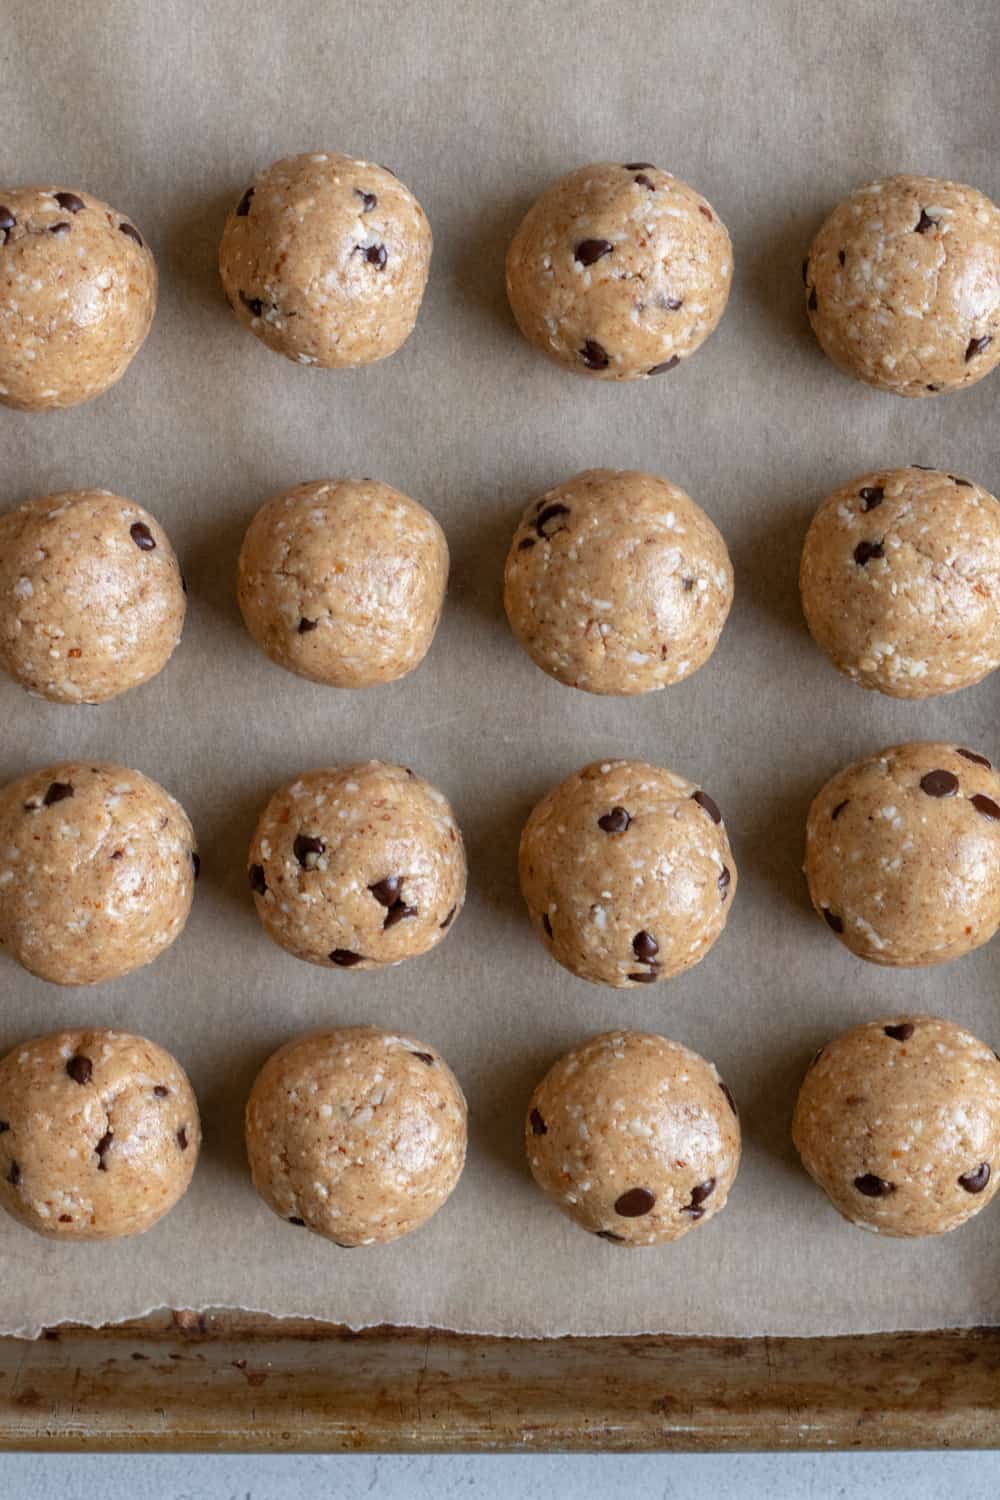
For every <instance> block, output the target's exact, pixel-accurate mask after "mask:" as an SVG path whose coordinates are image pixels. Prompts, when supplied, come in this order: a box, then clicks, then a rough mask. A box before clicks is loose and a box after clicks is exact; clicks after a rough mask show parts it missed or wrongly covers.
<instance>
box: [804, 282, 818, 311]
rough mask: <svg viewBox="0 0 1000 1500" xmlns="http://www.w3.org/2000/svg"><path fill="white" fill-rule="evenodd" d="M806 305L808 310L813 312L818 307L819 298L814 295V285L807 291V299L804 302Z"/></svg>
mask: <svg viewBox="0 0 1000 1500" xmlns="http://www.w3.org/2000/svg"><path fill="white" fill-rule="evenodd" d="M806 306H807V307H808V309H809V311H810V312H815V311H816V309H817V307H819V298H818V297H817V296H816V288H815V287H813V289H812V291H811V292H810V293H809V301H808V302H807V303H806Z"/></svg>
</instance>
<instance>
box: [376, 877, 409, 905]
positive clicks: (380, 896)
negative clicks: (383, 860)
mask: <svg viewBox="0 0 1000 1500" xmlns="http://www.w3.org/2000/svg"><path fill="white" fill-rule="evenodd" d="M402 883H403V877H402V875H387V876H386V877H385V879H384V880H376V882H375V884H374V885H370V886H369V887H368V889H369V890H370V891H371V893H372V895H373V896H374V897H375V900H376V901H378V902H379V904H380V905H382V906H392V905H393V903H394V902H395V901H396V899H397V898H398V896H399V888H400V886H401V885H402Z"/></svg>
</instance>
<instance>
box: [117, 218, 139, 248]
mask: <svg viewBox="0 0 1000 1500" xmlns="http://www.w3.org/2000/svg"><path fill="white" fill-rule="evenodd" d="M118 228H119V229H120V230H121V232H122V234H123V235H125V237H126V239H130V240H135V242H136V244H137V245H138V246H139V249H140V250H141V249H142V235H141V234H140V233H139V231H138V229H136V227H135V225H134V224H119V226H118Z"/></svg>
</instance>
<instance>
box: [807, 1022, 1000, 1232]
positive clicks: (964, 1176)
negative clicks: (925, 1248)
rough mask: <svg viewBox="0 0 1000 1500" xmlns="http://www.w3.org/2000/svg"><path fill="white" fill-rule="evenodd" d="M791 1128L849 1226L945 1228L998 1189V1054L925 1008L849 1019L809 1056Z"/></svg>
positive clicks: (913, 1229)
mask: <svg viewBox="0 0 1000 1500" xmlns="http://www.w3.org/2000/svg"><path fill="white" fill-rule="evenodd" d="M792 1136H793V1138H794V1141H795V1145H796V1148H797V1150H798V1153H799V1155H800V1156H801V1158H802V1165H803V1166H804V1167H805V1169H806V1171H807V1172H808V1173H809V1175H810V1176H811V1177H812V1178H813V1179H814V1180H815V1181H816V1182H817V1183H818V1184H819V1186H820V1187H821V1188H822V1189H823V1191H824V1192H825V1193H826V1195H827V1197H828V1198H829V1199H830V1202H831V1203H832V1204H833V1206H834V1208H835V1209H836V1210H837V1212H838V1213H840V1214H843V1216H844V1218H845V1219H849V1220H850V1222H851V1223H852V1224H855V1225H857V1227H858V1228H859V1229H871V1230H873V1231H874V1232H875V1233H876V1234H887V1235H893V1236H906V1237H910V1236H917V1235H927V1234H946V1233H947V1232H948V1230H950V1229H957V1228H958V1226H959V1225H960V1224H964V1223H965V1221H966V1219H971V1218H972V1216H973V1214H977V1213H978V1212H979V1210H980V1209H981V1208H985V1207H986V1205H987V1203H989V1201H990V1199H991V1198H992V1197H993V1195H994V1193H995V1192H996V1190H997V1187H998V1186H1000V1172H998V1171H997V1167H998V1164H1000V1058H998V1057H997V1055H996V1053H995V1052H993V1050H992V1049H991V1048H990V1047H987V1046H986V1045H985V1044H984V1043H983V1042H979V1041H977V1040H976V1038H975V1037H974V1036H971V1035H970V1034H969V1032H967V1031H963V1030H962V1028H961V1027H960V1026H956V1025H955V1024H954V1023H953V1022H951V1021H941V1020H938V1019H937V1018H936V1017H934V1016H891V1017H887V1018H884V1019H882V1020H880V1021H869V1022H867V1024H866V1025H864V1026H855V1027H854V1028H853V1030H851V1031H845V1032H844V1033H843V1035H842V1036H838V1037H837V1038H836V1039H835V1040H834V1041H832V1042H828V1043H827V1045H826V1046H825V1047H824V1048H823V1049H822V1050H821V1051H820V1052H819V1053H817V1055H816V1057H815V1058H814V1060H813V1062H812V1064H811V1066H810V1068H809V1071H808V1073H807V1074H806V1076H805V1080H804V1082H803V1084H802V1088H801V1090H800V1091H799V1097H798V1101H797V1103H796V1105H795V1116H794V1119H793V1122H792Z"/></svg>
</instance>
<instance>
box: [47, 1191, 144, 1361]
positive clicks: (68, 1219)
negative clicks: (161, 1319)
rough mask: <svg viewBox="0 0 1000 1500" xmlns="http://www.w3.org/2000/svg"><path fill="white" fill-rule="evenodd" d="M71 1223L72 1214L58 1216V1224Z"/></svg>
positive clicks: (139, 1357)
mask: <svg viewBox="0 0 1000 1500" xmlns="http://www.w3.org/2000/svg"><path fill="white" fill-rule="evenodd" d="M72 1222H73V1215H72V1214H60V1215H59V1223H60V1224H72ZM146 1357H147V1356H146V1355H145V1354H133V1356H132V1358H133V1359H145V1358H146Z"/></svg>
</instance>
